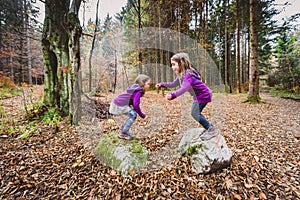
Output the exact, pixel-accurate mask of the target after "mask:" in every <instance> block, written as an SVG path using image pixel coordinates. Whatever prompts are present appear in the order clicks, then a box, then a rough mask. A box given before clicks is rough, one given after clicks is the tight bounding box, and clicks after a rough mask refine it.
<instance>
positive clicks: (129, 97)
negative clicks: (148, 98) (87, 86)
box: [109, 74, 151, 140]
mask: <svg viewBox="0 0 300 200" xmlns="http://www.w3.org/2000/svg"><path fill="white" fill-rule="evenodd" d="M150 84H151V79H150V77H149V76H147V75H144V74H140V75H138V77H137V78H136V80H135V84H134V85H131V86H129V87H128V88H127V90H126V91H125V92H123V93H121V94H120V95H118V96H117V97H116V98H115V99H114V100H113V101H112V102H111V104H110V107H109V112H110V113H111V114H114V115H121V114H125V115H127V116H128V117H129V118H128V119H127V120H126V121H125V123H124V125H123V126H122V127H121V129H120V131H119V134H118V137H119V138H122V139H126V140H132V139H133V137H132V136H131V135H130V134H129V129H130V127H131V125H132V124H133V122H134V121H135V119H136V117H137V114H138V115H139V116H140V117H141V118H145V117H146V115H145V114H144V113H143V112H142V111H141V108H140V98H141V97H142V96H143V95H144V94H145V92H146V90H148V89H149V88H150Z"/></svg>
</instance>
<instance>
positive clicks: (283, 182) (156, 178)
mask: <svg viewBox="0 0 300 200" xmlns="http://www.w3.org/2000/svg"><path fill="white" fill-rule="evenodd" d="M41 2H42V3H45V4H44V5H45V13H44V14H45V18H44V21H43V23H39V20H38V9H39V8H38V7H35V5H36V4H35V3H36V2H35V1H28V0H13V1H11V0H1V4H0V11H1V12H0V22H1V23H0V30H1V31H0V33H1V35H0V44H1V46H0V57H1V59H0V73H1V75H0V79H1V82H0V90H1V93H0V95H1V96H0V98H1V102H0V119H1V121H0V132H1V134H0V137H1V144H2V145H1V147H0V157H1V159H0V164H1V165H0V173H1V174H0V180H1V182H0V184H1V185H0V186H1V187H0V196H1V197H3V198H6V199H17V198H20V199H24V198H28V199H36V198H48V199H49V198H50V199H51V198H53V199H71V198H73V199H80V198H84V199H93V198H95V199H96V198H100V199H104V198H106V199H126V198H127V199H132V198H137V199H138V198H142V197H144V196H148V197H149V199H151V198H152V199H159V198H160V199H176V198H177V199H226V198H227V199H228V198H229V199H295V198H299V194H300V193H299V189H298V188H299V182H298V181H297V180H299V170H297V169H298V166H299V155H300V154H299V142H298V140H299V116H300V115H299V102H295V101H291V100H289V99H277V98H271V97H270V96H268V95H265V96H263V97H264V98H263V100H264V101H266V102H265V103H264V104H258V105H252V104H251V105H250V104H244V103H241V102H242V100H244V97H245V95H248V94H250V89H253V88H254V86H255V89H257V91H256V94H257V97H258V100H259V99H260V98H259V97H260V93H261V92H262V91H264V90H272V91H274V92H275V91H276V92H277V93H280V95H284V96H285V97H287V98H292V99H295V100H299V80H300V79H299V56H300V53H299V46H300V45H299V24H297V19H299V13H298V14H295V15H293V16H290V17H289V18H286V19H284V20H283V21H281V23H277V22H276V20H274V16H276V15H277V14H279V12H280V11H282V10H284V8H286V7H287V6H290V4H289V1H287V2H286V3H283V4H280V5H278V4H276V1H273V0H261V1H254V0H251V1H249V2H248V1H240V0H207V1H203V0H195V1H186V0H177V1H169V0H161V1H152V0H128V1H126V4H125V6H124V7H123V8H122V9H121V10H120V12H119V13H117V14H116V15H115V16H109V15H107V16H106V17H105V18H104V20H103V21H102V20H100V18H99V17H97V16H98V12H97V10H98V6H99V7H100V6H101V1H97V2H99V4H97V2H96V4H93V7H90V9H95V10H96V12H95V18H93V19H86V16H85V15H84V14H83V15H80V14H79V10H81V12H82V13H84V10H85V9H87V8H88V3H89V1H80V0H76V1H61V0H45V1H41ZM251 5H252V6H251ZM254 5H255V6H254ZM275 8H279V9H278V10H277V9H275ZM253 25H254V26H253ZM150 27H155V28H154V29H153V28H150ZM141 38H142V40H140V39H141ZM151 45H152V46H151ZM149 46H150V47H152V48H149ZM178 51H186V52H188V53H189V54H190V57H191V60H192V61H193V64H194V67H195V68H196V69H197V70H198V71H199V72H200V73H201V76H202V79H203V81H204V82H205V83H206V84H208V85H209V86H210V87H211V88H212V89H213V91H214V97H217V96H218V95H220V94H226V93H227V95H226V98H223V99H221V101H219V102H218V101H217V98H214V102H213V103H212V104H211V105H213V106H215V105H216V104H218V103H219V106H220V107H218V108H220V109H219V110H217V111H216V112H214V111H211V110H214V107H213V108H211V107H210V106H208V107H207V109H206V111H207V112H208V115H207V116H208V117H209V118H211V117H212V115H211V113H213V115H215V114H219V115H221V118H220V120H224V123H223V124H222V125H223V126H222V127H221V128H222V134H223V135H224V137H225V138H226V141H227V143H228V146H229V147H230V148H232V150H233V152H234V159H233V164H232V166H230V168H228V169H224V170H222V171H220V172H218V173H216V174H211V175H207V176H204V175H199V174H196V173H195V171H194V170H193V169H192V168H191V166H190V163H189V162H188V161H187V160H186V159H184V158H183V159H180V160H176V161H174V160H168V162H170V163H171V167H170V168H168V167H165V168H159V169H157V170H154V171H147V172H133V173H132V174H131V175H130V176H129V177H122V176H118V175H117V174H116V172H115V171H114V170H112V169H110V168H108V167H107V166H105V165H104V164H103V163H101V162H99V160H98V159H96V158H95V157H94V155H93V154H92V153H91V152H92V151H89V149H87V148H86V146H88V144H89V143H91V142H94V143H96V142H98V141H99V140H98V139H99V138H96V139H95V138H88V139H89V140H87V141H84V142H83V143H84V145H83V144H82V139H83V138H82V137H81V136H82V135H80V133H82V132H80V133H77V132H76V131H75V130H74V127H73V126H71V125H70V124H73V123H74V124H76V123H78V121H77V120H79V119H78V118H76V117H74V116H78V114H80V113H76V112H78V111H79V110H81V106H86V104H87V100H88V101H89V102H93V103H95V104H88V106H89V107H88V108H92V109H91V110H89V109H83V110H84V111H87V112H89V111H92V112H95V110H96V114H97V118H100V119H99V120H100V121H101V123H97V124H96V125H95V126H93V127H88V126H86V128H87V129H86V131H89V130H90V129H88V128H94V127H98V128H99V127H100V129H101V130H102V132H101V133H106V132H111V131H116V130H117V127H116V126H114V125H112V124H110V123H108V122H109V121H108V120H107V118H108V117H109V114H108V112H107V108H108V106H109V104H107V102H104V100H109V101H110V100H111V98H112V96H114V94H113V93H112V92H117V91H119V89H120V90H123V89H125V88H126V87H127V85H128V84H130V83H132V81H133V79H134V78H135V76H136V74H138V73H146V74H148V75H150V76H151V78H152V80H153V82H154V83H156V82H161V81H171V80H173V79H174V78H175V74H174V73H173V71H172V70H171V68H170V60H169V59H170V56H172V55H173V54H174V53H176V52H178ZM258 83H259V84H260V85H258ZM35 84H39V85H40V87H32V86H33V85H35ZM251 87H252V88H251ZM36 88H38V89H37V90H36ZM218 92H219V94H217V93H218ZM237 93H240V94H239V95H236V94H237ZM78 94H79V95H78ZM82 94H83V95H82ZM231 94H235V95H231ZM262 94H265V93H262ZM14 95H17V96H16V97H12V96H14ZM37 96H38V97H37ZM41 96H42V97H43V98H42V102H41V101H40V99H39V100H37V99H38V98H40V97H41ZM221 96H222V95H221ZM78 97H80V98H78ZM81 97H82V99H83V100H84V101H82V102H81V100H82V99H81ZM145 97H147V98H143V100H144V101H145V102H146V103H145V104H144V106H145V110H146V111H147V113H151V117H152V118H150V120H148V121H147V120H146V121H141V119H137V125H138V126H137V127H139V128H141V129H143V128H145V126H146V125H148V123H149V122H151V120H154V121H155V120H156V121H155V123H154V124H155V125H154V126H152V127H150V133H151V134H147V135H143V134H146V133H144V132H142V131H140V132H138V133H140V135H138V134H137V136H138V137H139V138H140V139H141V141H142V142H143V145H145V146H146V147H147V149H150V150H151V151H152V152H156V153H157V155H158V156H157V157H156V159H157V160H160V158H162V157H163V156H165V155H174V154H173V153H174V152H175V151H176V150H177V148H176V147H177V145H178V142H177V141H174V137H175V136H176V135H177V136H178V135H179V124H180V123H178V118H180V114H182V112H183V111H185V112H186V111H187V110H188V108H187V109H185V107H184V106H186V104H182V103H181V104H180V102H179V100H175V101H172V103H166V101H165V100H164V99H163V98H162V97H161V94H156V93H155V92H149V94H146V95H145ZM99 99H100V100H101V101H98V100H99ZM35 100H37V101H35ZM223 100H224V101H223ZM258 102H261V101H260V100H259V101H258ZM157 103H159V104H160V105H161V106H162V108H164V109H166V110H168V112H166V113H164V112H162V111H163V109H159V110H158V109H154V108H153V107H152V105H156V104H157ZM85 108H86V107H85ZM143 108H144V107H143ZM206 111H205V112H206ZM210 111H211V112H210ZM258 113H259V114H258ZM81 114H82V113H81ZM93 114H95V113H92V114H91V115H93ZM91 115H90V116H91ZM61 116H68V118H62V117H61ZM90 116H89V117H90ZM183 116H188V115H182V116H181V117H183ZM187 118H188V117H186V119H187ZM166 119H170V120H166ZM163 121H167V123H166V125H165V126H163V128H162V127H161V123H162V122H163ZM185 125H186V126H188V127H194V124H190V123H186V124H185ZM155 128H156V129H157V128H161V129H160V131H159V132H155V130H154V129H155ZM145 130H146V129H145ZM147 130H148V129H147ZM97 131H98V130H97ZM147 133H148V132H147ZM181 134H182V133H181ZM85 136H86V137H87V136H90V135H88V134H87V135H85ZM92 136H95V137H99V134H98V132H97V133H96V134H93V135H92ZM100 136H101V135H100ZM179 136H180V135H179ZM79 137H81V138H80V139H79ZM84 139H86V138H84ZM170 145H171V146H172V145H173V147H174V148H167V149H168V150H172V151H173V150H174V152H171V153H169V154H168V153H165V152H163V153H162V149H164V148H165V147H166V146H168V147H170ZM270 152H271V153H270ZM160 156H162V157H160ZM161 160H162V161H165V160H163V159H161ZM153 163H154V164H156V162H153ZM157 168H158V167H157Z"/></svg>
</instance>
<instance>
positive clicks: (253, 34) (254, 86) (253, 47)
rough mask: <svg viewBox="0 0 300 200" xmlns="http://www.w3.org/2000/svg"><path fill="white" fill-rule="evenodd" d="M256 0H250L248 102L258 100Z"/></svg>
mask: <svg viewBox="0 0 300 200" xmlns="http://www.w3.org/2000/svg"><path fill="white" fill-rule="evenodd" d="M257 14H258V0H250V73H249V94H248V101H249V102H253V103H255V102H259V101H260V97H259V78H258V30H257V27H258V23H257V22H258V20H257V17H258V16H257Z"/></svg>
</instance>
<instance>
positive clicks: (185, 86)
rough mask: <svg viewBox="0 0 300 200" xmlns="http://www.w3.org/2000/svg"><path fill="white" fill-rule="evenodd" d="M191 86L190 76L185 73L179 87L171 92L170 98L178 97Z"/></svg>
mask: <svg viewBox="0 0 300 200" xmlns="http://www.w3.org/2000/svg"><path fill="white" fill-rule="evenodd" d="M191 87H192V78H191V77H190V76H188V75H185V76H184V78H183V81H182V84H181V87H180V88H179V89H178V90H176V91H175V92H171V95H172V99H175V98H176V97H179V96H180V95H182V94H183V93H185V92H186V91H188V90H189V89H190V88H191Z"/></svg>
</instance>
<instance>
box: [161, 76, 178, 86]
mask: <svg viewBox="0 0 300 200" xmlns="http://www.w3.org/2000/svg"><path fill="white" fill-rule="evenodd" d="M179 85H180V84H179V78H178V77H177V78H176V79H175V80H174V81H173V82H162V83H159V86H160V87H167V88H174V87H177V86H179Z"/></svg>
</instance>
